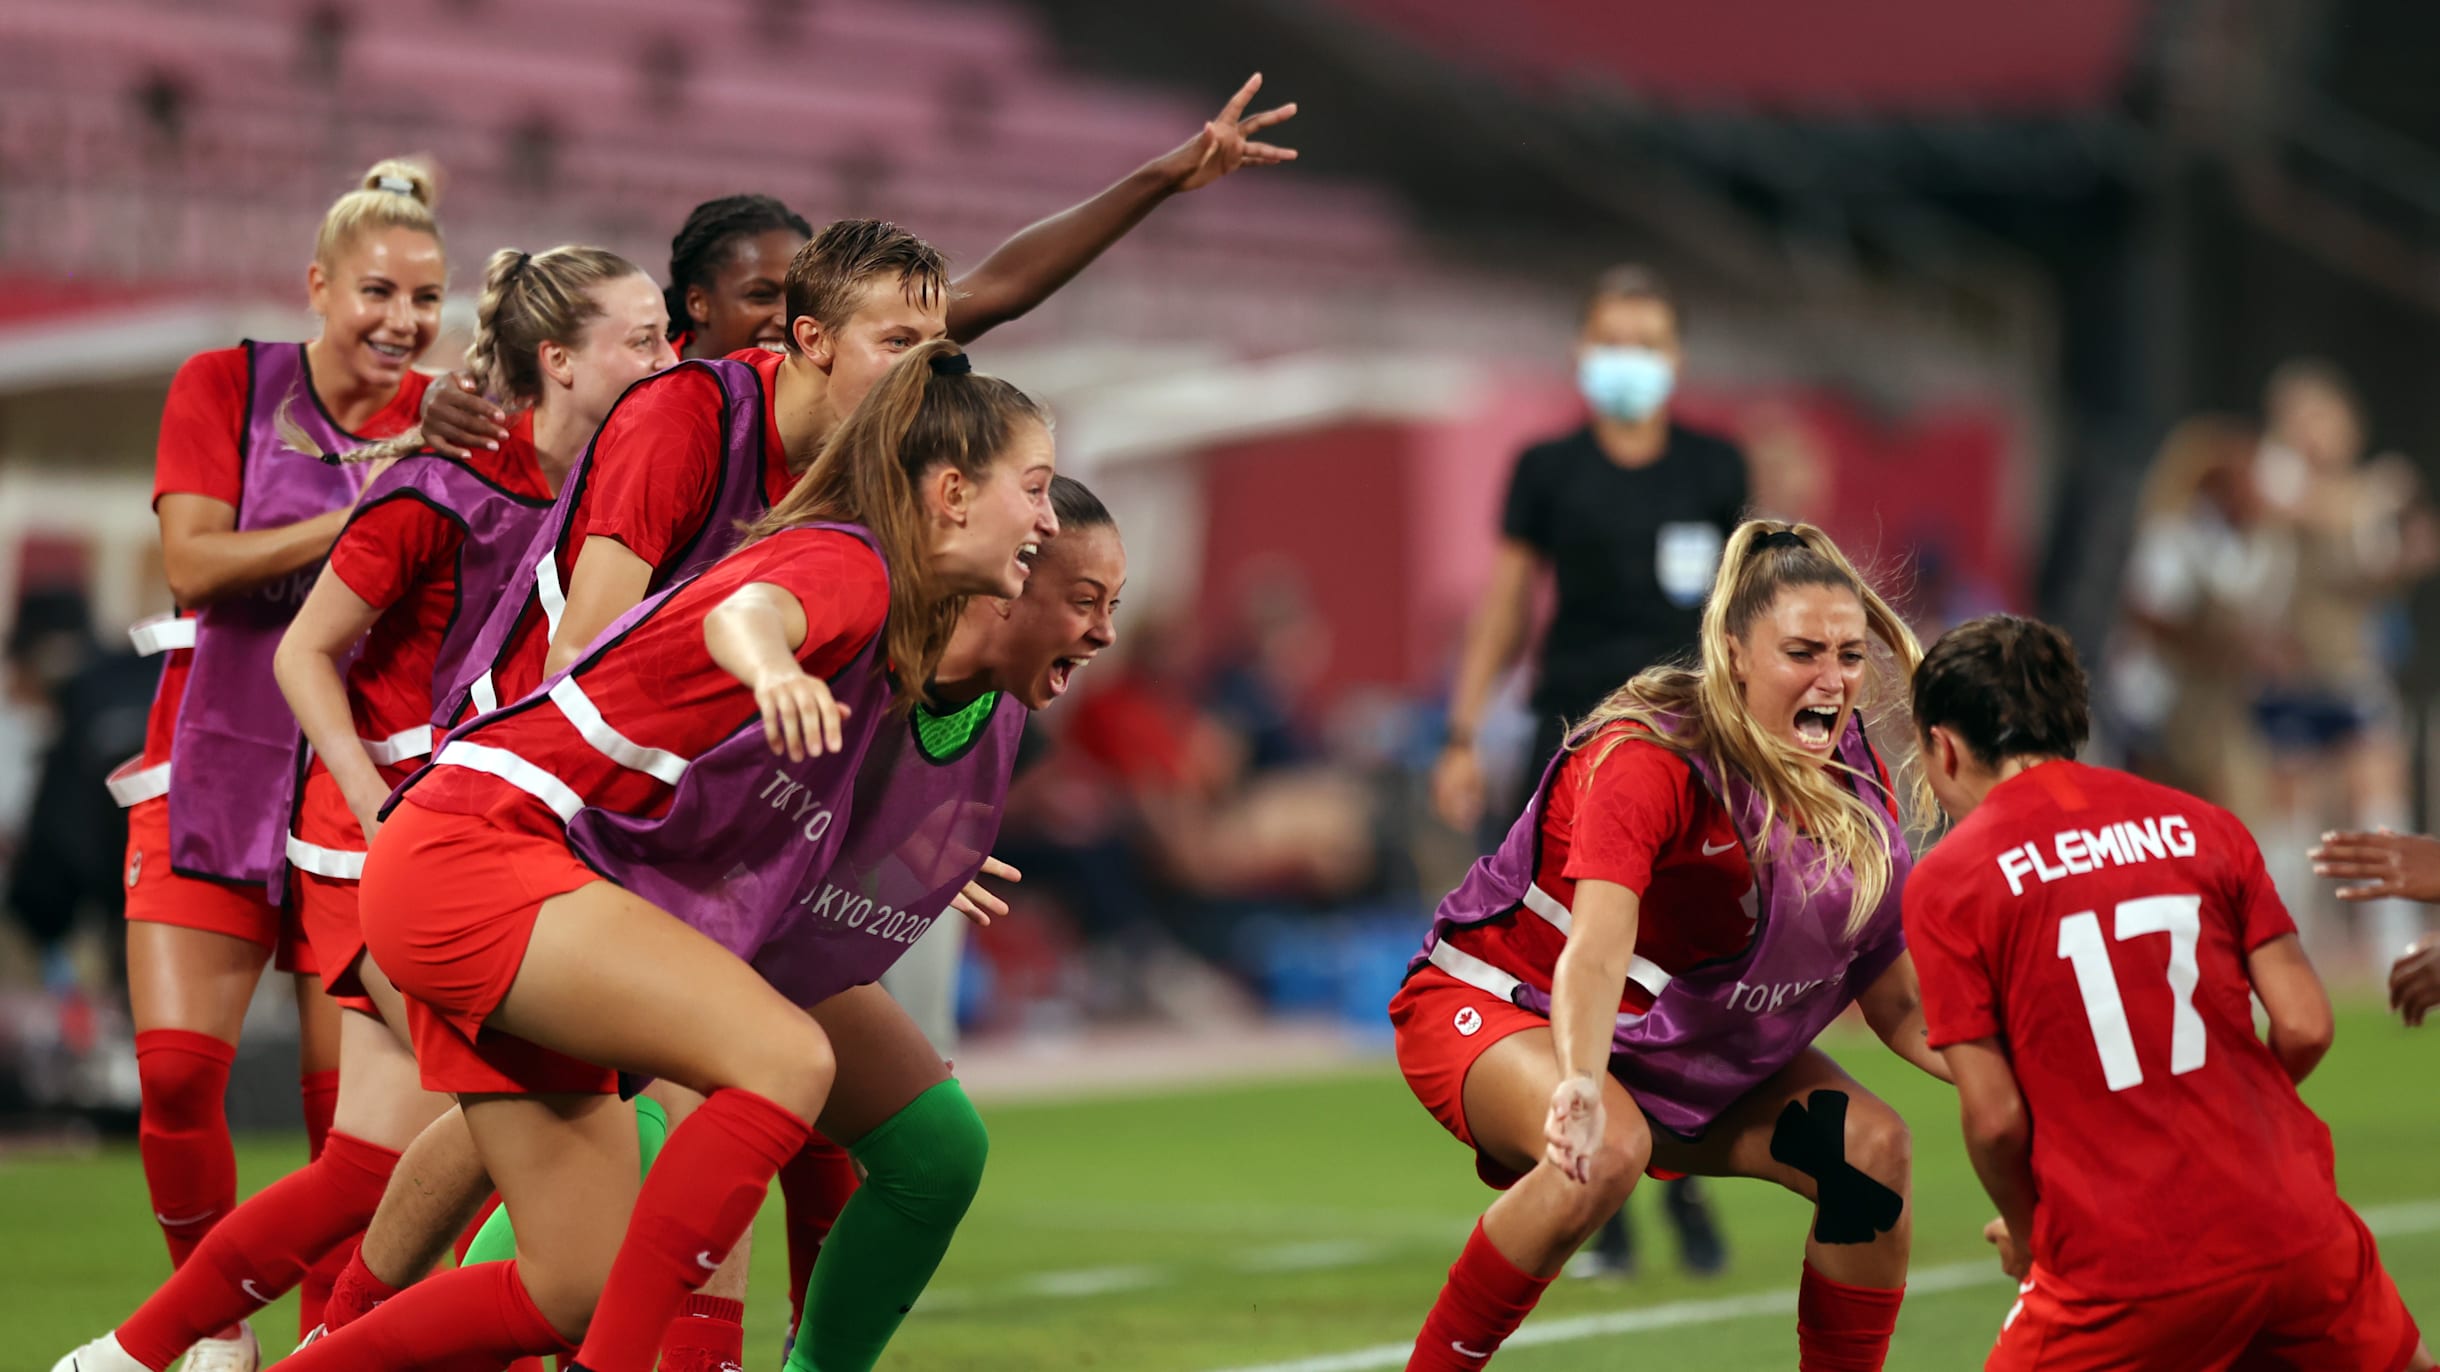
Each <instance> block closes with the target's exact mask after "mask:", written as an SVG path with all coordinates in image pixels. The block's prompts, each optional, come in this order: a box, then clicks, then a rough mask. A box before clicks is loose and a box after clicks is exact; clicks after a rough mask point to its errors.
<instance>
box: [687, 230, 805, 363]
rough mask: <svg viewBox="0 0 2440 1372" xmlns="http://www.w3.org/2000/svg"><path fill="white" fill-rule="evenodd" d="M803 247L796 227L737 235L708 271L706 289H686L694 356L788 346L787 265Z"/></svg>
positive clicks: (721, 355) (690, 347)
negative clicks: (708, 282)
mask: <svg viewBox="0 0 2440 1372" xmlns="http://www.w3.org/2000/svg"><path fill="white" fill-rule="evenodd" d="M804 245H805V236H804V235H803V234H801V233H798V232H797V231H796V230H794V229H766V230H765V231H763V232H761V233H757V234H745V235H741V236H739V237H737V238H735V239H733V240H731V241H730V243H729V248H728V252H727V253H726V254H724V255H723V256H722V257H721V259H720V265H719V266H718V267H717V268H715V269H714V270H713V272H712V279H711V283H710V284H709V285H704V286H689V287H687V288H686V313H687V321H686V323H687V328H689V329H690V330H692V331H693V333H694V339H693V340H692V342H691V343H690V344H689V345H688V351H689V352H690V354H691V355H693V356H695V357H726V356H728V355H729V354H730V353H733V352H738V351H741V350H743V349H746V348H753V347H765V348H782V347H786V346H787V344H788V299H787V292H786V289H785V285H784V283H785V282H786V280H787V278H788V261H789V259H790V258H793V257H795V256H796V250H797V249H798V248H801V247H803V246H804Z"/></svg>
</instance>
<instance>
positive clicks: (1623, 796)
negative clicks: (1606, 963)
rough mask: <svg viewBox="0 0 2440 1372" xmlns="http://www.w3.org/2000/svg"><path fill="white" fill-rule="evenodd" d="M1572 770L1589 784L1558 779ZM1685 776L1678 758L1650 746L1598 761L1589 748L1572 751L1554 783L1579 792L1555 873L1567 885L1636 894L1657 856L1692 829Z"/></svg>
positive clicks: (1635, 745) (1618, 750) (1616, 751)
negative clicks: (1585, 775) (1563, 861)
mask: <svg viewBox="0 0 2440 1372" xmlns="http://www.w3.org/2000/svg"><path fill="white" fill-rule="evenodd" d="M1596 759H1598V765H1596V761H1595V760H1596ZM1578 767H1583V768H1586V769H1587V770H1588V771H1589V773H1590V777H1589V780H1586V781H1581V782H1580V781H1578V780H1577V779H1576V778H1575V777H1574V776H1570V775H1565V774H1564V773H1572V772H1575V771H1576V769H1577V768H1578ZM1689 775H1690V773H1689V772H1688V770H1687V767H1686V760H1685V759H1684V758H1681V757H1679V756H1678V755H1677V754H1675V753H1672V752H1670V751H1669V750H1668V749H1666V748H1663V747H1661V746H1659V745H1658V744H1654V743H1639V742H1627V743H1621V744H1619V745H1618V746H1617V747H1615V748H1612V749H1611V750H1610V751H1609V755H1608V756H1606V757H1603V756H1601V755H1600V753H1599V750H1598V747H1597V746H1592V747H1587V748H1584V749H1580V750H1579V756H1578V757H1576V758H1571V759H1569V762H1568V765H1567V766H1566V767H1565V768H1564V769H1563V775H1562V776H1561V777H1560V779H1559V784H1560V785H1562V786H1565V785H1571V784H1573V785H1582V786H1584V788H1585V789H1584V793H1583V795H1582V796H1581V797H1579V798H1578V800H1577V802H1576V825H1575V831H1574V832H1573V833H1572V834H1571V835H1570V836H1569V839H1568V849H1567V865H1566V867H1565V868H1564V869H1563V870H1562V872H1561V873H1560V874H1561V875H1562V876H1564V877H1566V878H1567V879H1568V880H1570V881H1607V882H1614V883H1616V884H1617V885H1620V886H1624V887H1626V888H1627V889H1628V890H1630V891H1633V892H1635V893H1636V894H1637V895H1639V896H1640V895H1642V894H1643V893H1644V891H1645V889H1646V888H1647V887H1649V886H1650V885H1651V884H1652V868H1653V864H1654V863H1655V862H1656V861H1658V859H1659V857H1660V853H1661V850H1662V849H1664V848H1666V847H1667V846H1668V845H1669V844H1670V843H1671V842H1673V841H1675V840H1676V839H1677V838H1678V837H1679V836H1680V835H1682V834H1684V833H1685V832H1686V831H1687V828H1688V827H1689V825H1690V824H1691V823H1692V822H1693V818H1694V803H1693V796H1692V793H1691V791H1690V790H1689V787H1688V777H1689Z"/></svg>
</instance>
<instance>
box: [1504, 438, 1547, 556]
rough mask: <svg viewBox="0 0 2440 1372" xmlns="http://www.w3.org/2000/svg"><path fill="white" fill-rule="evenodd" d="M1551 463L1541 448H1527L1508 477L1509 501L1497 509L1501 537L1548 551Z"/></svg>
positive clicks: (1544, 551)
mask: <svg viewBox="0 0 2440 1372" xmlns="http://www.w3.org/2000/svg"><path fill="white" fill-rule="evenodd" d="M1549 487H1550V463H1549V462H1548V461H1547V460H1545V457H1544V452H1543V450H1542V449H1540V448H1528V449H1526V450H1525V451H1524V452H1523V453H1522V454H1520V455H1519V456H1518V457H1517V464H1516V466H1515V467H1514V468H1512V469H1511V470H1510V471H1509V473H1508V498H1507V500H1506V502H1505V503H1503V504H1502V506H1501V507H1500V533H1501V535H1502V536H1504V537H1507V538H1513V539H1515V540H1516V541H1517V542H1519V543H1522V544H1524V545H1525V546H1527V547H1529V548H1532V549H1533V550H1534V551H1536V552H1540V553H1548V552H1549V551H1550V514H1549V506H1550V495H1549Z"/></svg>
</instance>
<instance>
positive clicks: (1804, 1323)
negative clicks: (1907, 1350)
mask: <svg viewBox="0 0 2440 1372" xmlns="http://www.w3.org/2000/svg"><path fill="white" fill-rule="evenodd" d="M1905 1299H1906V1288H1905V1287H1903V1286H1901V1287H1899V1288H1898V1289H1897V1290H1895V1291H1884V1290H1879V1289H1876V1288H1873V1287H1869V1286H1846V1285H1842V1284H1840V1283H1838V1282H1834V1281H1832V1280H1830V1279H1829V1278H1828V1277H1825V1276H1823V1275H1822V1274H1821V1273H1819V1272H1816V1271H1814V1270H1813V1264H1811V1263H1806V1264H1805V1278H1804V1282H1803V1284H1802V1285H1800V1286H1798V1287H1797V1288H1796V1366H1797V1369H1798V1372H1881V1364H1882V1362H1883V1361H1885V1360H1886V1359H1887V1358H1888V1357H1889V1336H1890V1334H1891V1333H1893V1332H1895V1331H1896V1329H1897V1327H1898V1303H1899V1302H1900V1301H1903V1300H1905Z"/></svg>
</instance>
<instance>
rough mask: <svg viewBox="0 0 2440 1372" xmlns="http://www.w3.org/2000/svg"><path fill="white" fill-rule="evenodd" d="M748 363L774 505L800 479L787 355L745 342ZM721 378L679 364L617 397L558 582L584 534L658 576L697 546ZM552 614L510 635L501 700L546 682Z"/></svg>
mask: <svg viewBox="0 0 2440 1372" xmlns="http://www.w3.org/2000/svg"><path fill="white" fill-rule="evenodd" d="M732 360H734V361H739V362H744V363H747V364H748V365H750V366H752V367H753V368H754V370H755V371H756V372H757V373H759V374H760V375H761V377H762V385H763V458H764V467H763V494H764V498H765V499H767V500H769V501H771V502H773V503H775V504H776V503H777V502H778V500H779V498H780V497H781V496H783V495H786V494H787V493H788V489H789V488H790V487H791V486H793V485H795V484H796V478H795V477H794V476H793V475H792V474H790V472H789V471H788V455H787V452H786V451H785V450H784V449H783V448H781V446H780V440H779V420H778V417H777V416H778V407H777V406H775V405H774V404H772V401H771V397H772V393H773V388H774V385H775V379H776V378H777V377H778V375H779V364H780V362H781V360H782V359H781V355H780V354H778V353H775V352H772V351H771V350H769V349H768V348H749V349H746V350H745V351H743V352H740V353H736V354H734V355H733V359H732ZM723 403H724V397H723V395H722V393H721V390H720V383H719V382H717V381H715V380H713V379H712V378H711V377H710V376H708V375H706V374H705V373H704V372H703V371H702V369H700V368H697V367H677V368H673V369H671V370H669V371H665V372H662V373H660V374H659V375H657V376H652V377H647V378H646V379H644V380H642V381H639V382H637V383H636V384H635V387H634V389H632V390H630V391H628V392H627V394H626V395H625V396H624V397H623V398H621V399H620V401H619V403H618V405H617V407H616V408H614V409H612V410H611V411H610V417H609V418H608V419H605V420H603V421H602V428H601V432H600V433H599V434H597V435H595V436H594V439H593V455H592V458H591V459H590V462H589V464H588V470H587V472H586V475H585V478H584V485H583V487H582V489H581V490H580V491H579V492H578V494H577V499H576V505H575V508H574V509H573V510H572V511H570V512H569V516H568V532H567V538H566V539H565V541H564V542H563V543H562V545H561V551H560V555H559V584H560V585H561V586H562V587H565V588H570V589H572V588H573V587H574V585H575V577H576V560H577V558H578V557H580V556H581V555H582V554H583V553H584V548H585V540H586V539H587V538H590V537H593V536H595V535H599V536H601V537H603V538H615V539H617V540H618V541H619V542H621V543H623V544H625V545H626V546H627V550H628V551H629V552H632V553H634V554H635V555H636V556H637V557H640V558H642V559H644V561H646V562H648V563H650V564H651V565H652V569H653V573H654V575H655V576H656V577H658V576H659V575H660V574H662V573H663V572H666V571H667V570H668V569H669V565H670V563H671V562H672V561H673V560H674V559H675V557H676V556H677V554H678V553H680V552H681V551H682V550H684V549H686V548H688V547H689V546H691V545H692V544H693V543H694V541H695V538H696V535H698V534H700V533H702V532H703V522H704V520H706V519H708V518H710V517H711V509H712V495H713V492H714V491H715V490H717V489H718V487H719V484H720V464H721V461H722V458H723V455H724V454H723V444H722V437H721V423H720V411H721V406H722V404H723ZM550 648H551V636H550V625H549V621H548V620H546V619H545V618H544V617H543V614H542V610H541V607H540V606H533V605H529V606H528V607H527V609H526V611H525V614H524V615H523V617H522V618H520V619H519V620H518V622H517V626H516V628H515V629H514V630H512V631H511V632H510V634H509V636H508V641H507V644H506V646H505V648H504V649H503V651H502V655H501V659H500V665H499V666H498V667H497V668H496V669H495V670H494V672H493V674H492V675H493V682H494V688H495V689H496V690H497V692H498V694H499V699H500V700H501V701H503V702H506V701H511V700H517V699H521V698H523V697H524V696H525V695H527V694H528V693H530V692H531V691H532V690H533V689H534V688H535V687H536V686H539V685H541V684H542V678H543V676H544V672H543V670H542V668H543V663H544V662H545V661H547V660H548V659H549V657H550Z"/></svg>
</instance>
